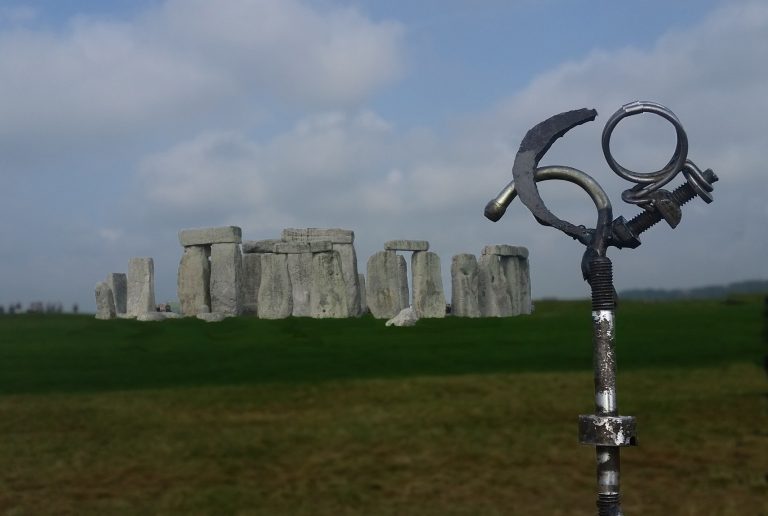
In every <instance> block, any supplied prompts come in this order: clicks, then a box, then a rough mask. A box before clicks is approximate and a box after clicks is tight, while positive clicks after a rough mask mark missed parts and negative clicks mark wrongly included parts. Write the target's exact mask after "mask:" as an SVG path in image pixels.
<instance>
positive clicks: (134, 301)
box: [126, 258, 155, 317]
mask: <svg viewBox="0 0 768 516" xmlns="http://www.w3.org/2000/svg"><path fill="white" fill-rule="evenodd" d="M127 281H128V301H127V307H126V313H127V314H129V315H131V316H134V317H138V316H139V315H140V314H143V313H147V312H154V311H155V263H154V261H153V260H152V258H131V259H130V260H129V261H128V274H127Z"/></svg>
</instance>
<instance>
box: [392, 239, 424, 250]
mask: <svg viewBox="0 0 768 516" xmlns="http://www.w3.org/2000/svg"><path fill="white" fill-rule="evenodd" d="M384 250H385V251H428V250H429V242H427V241H426V240H390V241H389V242H386V243H384Z"/></svg>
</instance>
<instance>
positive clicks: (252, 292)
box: [242, 254, 261, 315]
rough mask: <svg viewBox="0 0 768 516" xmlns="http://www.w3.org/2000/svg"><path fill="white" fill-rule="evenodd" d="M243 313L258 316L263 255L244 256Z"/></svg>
mask: <svg viewBox="0 0 768 516" xmlns="http://www.w3.org/2000/svg"><path fill="white" fill-rule="evenodd" d="M242 259H243V278H242V283H243V313H244V314H247V315H257V314H258V313H259V312H258V306H259V286H260V284H261V255H260V254H244V255H243V258H242Z"/></svg>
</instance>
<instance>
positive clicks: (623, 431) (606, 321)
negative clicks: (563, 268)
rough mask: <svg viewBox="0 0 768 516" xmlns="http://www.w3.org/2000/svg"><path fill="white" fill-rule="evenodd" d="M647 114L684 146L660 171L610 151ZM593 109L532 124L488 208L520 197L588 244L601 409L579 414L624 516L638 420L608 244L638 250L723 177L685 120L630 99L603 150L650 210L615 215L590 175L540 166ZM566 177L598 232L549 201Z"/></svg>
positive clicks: (602, 481) (631, 193)
mask: <svg viewBox="0 0 768 516" xmlns="http://www.w3.org/2000/svg"><path fill="white" fill-rule="evenodd" d="M641 113H651V114H655V115H658V116H661V117H663V118H665V119H666V120H668V121H669V122H670V123H671V124H672V125H673V126H674V128H675V132H676V135H677V143H676V145H675V151H674V153H673V156H672V158H671V159H670V160H669V162H668V163H667V164H666V165H665V166H664V167H662V168H661V169H659V170H657V171H655V172H649V173H639V172H635V171H632V170H629V169H627V168H625V167H623V166H621V165H619V163H618V162H617V161H616V159H615V158H614V157H613V156H612V154H611V150H610V141H611V136H612V134H613V131H614V130H615V129H616V126H617V125H618V124H619V122H620V121H621V120H623V119H624V118H627V117H629V116H634V115H638V114H641ZM596 116H597V112H596V111H595V110H593V109H577V110H573V111H567V112H565V113H560V114H558V115H555V116H552V117H550V118H548V119H546V120H544V121H543V122H541V123H539V124H537V125H536V126H534V127H533V128H531V129H530V130H529V131H528V132H527V133H526V135H525V137H524V138H523V140H522V143H521V144H520V149H519V150H518V152H517V156H516V157H515V163H514V165H513V167H512V176H513V180H512V181H511V182H510V183H509V184H507V185H506V186H505V187H504V189H502V191H501V192H500V193H499V194H498V195H497V196H496V197H495V198H493V199H491V201H489V202H488V204H487V205H486V206H485V216H486V218H488V219H490V220H492V221H494V222H496V221H498V220H499V219H501V217H502V216H503V215H504V212H505V211H506V209H507V207H508V206H509V204H510V203H511V202H512V201H513V200H514V199H515V198H516V197H520V200H521V201H522V202H523V203H524V204H525V206H526V207H527V208H528V209H529V210H530V211H531V213H532V215H533V217H534V218H535V219H536V221H538V222H539V223H540V224H542V225H545V226H551V227H554V228H555V229H559V230H560V231H562V232H563V233H565V234H566V235H568V236H570V237H572V238H574V239H575V240H578V241H579V242H581V243H582V244H584V245H585V246H586V250H585V252H584V256H583V258H582V264H581V268H582V274H583V276H584V279H585V280H586V281H587V282H589V285H590V287H591V289H592V329H593V339H592V342H593V365H594V380H595V414H593V415H581V416H579V441H580V442H581V443H582V444H586V445H591V446H595V451H596V460H597V486H598V490H597V491H598V499H597V507H598V514H599V515H600V516H620V515H621V514H622V511H621V502H620V498H621V496H620V470H621V466H620V462H621V461H620V454H619V450H620V447H623V446H635V445H636V444H637V429H636V423H635V418H633V417H631V416H620V415H619V409H618V403H617V395H616V347H615V338H616V320H615V311H616V304H617V303H616V293H615V290H614V287H613V266H612V264H611V261H610V260H609V259H608V257H607V256H606V250H607V248H608V247H609V246H614V247H617V248H619V249H621V248H630V249H634V248H636V247H638V246H639V245H640V238H639V236H640V234H641V233H643V232H644V231H646V230H648V229H650V228H651V227H652V226H653V225H654V224H656V223H657V222H659V221H661V220H664V221H666V222H667V223H668V224H669V226H670V227H672V228H675V227H677V225H678V224H679V223H680V221H681V219H682V209H681V208H682V206H683V205H684V204H685V203H687V202H688V201H690V200H692V199H694V198H696V197H699V198H701V199H702V200H704V201H705V202H707V203H710V202H712V195H711V192H712V190H713V187H712V184H713V183H715V182H716V181H717V180H718V178H717V175H715V173H714V172H712V170H709V169H707V170H705V171H703V172H702V171H701V170H700V169H699V168H698V167H697V166H696V165H695V164H694V163H693V162H692V161H691V160H690V159H688V136H687V135H686V133H685V130H684V129H683V126H682V124H681V123H680V121H679V120H678V119H677V117H676V116H675V114H674V113H672V112H671V111H670V110H669V109H667V108H666V107H664V106H662V105H660V104H657V103H655V102H647V101H643V102H630V103H629V104H625V105H624V106H622V107H621V108H619V110H618V111H616V113H614V114H613V115H612V116H611V117H610V118H609V119H608V122H607V123H606V125H605V128H604V130H603V135H602V148H603V153H604V155H605V159H606V161H607V162H608V165H609V167H610V168H611V169H612V170H613V171H614V172H615V173H616V174H618V175H619V176H620V177H622V178H623V179H625V180H627V181H630V182H633V183H635V185H634V186H633V187H631V188H629V189H627V190H625V191H624V192H623V194H622V199H623V200H624V201H625V202H628V203H631V204H636V205H638V206H640V207H642V208H643V210H644V211H643V212H642V213H641V214H639V215H637V216H635V217H633V218H632V219H631V220H629V221H627V220H626V219H625V218H624V217H621V216H620V217H617V218H616V219H615V220H611V219H612V218H613V212H612V207H611V203H610V200H609V199H608V197H607V196H606V194H605V192H604V191H603V189H602V188H601V187H600V185H599V184H598V183H597V182H596V181H595V180H594V179H593V178H592V177H590V176H589V175H588V174H586V173H584V172H582V171H580V170H577V169H574V168H570V167H562V166H558V167H539V166H538V164H539V161H540V160H541V158H542V157H543V156H544V154H546V152H547V151H548V150H549V148H550V147H551V146H552V145H553V144H554V143H555V141H556V140H557V139H558V138H560V137H562V136H563V135H564V134H565V133H567V132H568V131H569V130H571V129H573V128H574V127H576V126H578V125H581V124H583V123H586V122H589V121H592V120H594V119H595V117H596ZM681 173H682V175H683V176H684V177H685V180H686V183H685V184H684V185H682V186H680V187H678V188H677V189H675V190H674V191H672V192H669V191H667V190H664V189H662V188H661V187H662V186H664V185H666V184H668V183H669V182H671V181H672V180H673V179H674V178H675V177H677V176H678V175H679V174H681ZM548 180H563V181H568V182H571V183H574V184H576V185H578V186H579V187H581V188H582V189H583V190H584V191H585V192H586V193H587V194H588V195H589V196H590V198H591V199H592V201H593V202H594V204H595V208H596V209H597V222H596V224H595V228H594V229H589V228H586V227H584V226H577V225H575V224H572V223H570V222H568V221H565V220H562V219H560V218H558V217H557V216H555V215H554V214H553V213H552V212H551V211H550V210H549V209H548V208H547V207H546V205H545V204H544V201H543V200H542V198H541V195H540V194H539V190H538V188H537V186H536V183H538V182H540V181H548Z"/></svg>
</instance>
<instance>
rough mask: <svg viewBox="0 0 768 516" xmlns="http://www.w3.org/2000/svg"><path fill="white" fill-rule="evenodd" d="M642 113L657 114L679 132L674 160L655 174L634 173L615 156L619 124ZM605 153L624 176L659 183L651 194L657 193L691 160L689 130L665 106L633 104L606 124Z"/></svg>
mask: <svg viewBox="0 0 768 516" xmlns="http://www.w3.org/2000/svg"><path fill="white" fill-rule="evenodd" d="M640 113H653V114H656V115H659V116H661V117H663V118H666V119H667V120H669V121H670V122H671V123H672V125H673V126H674V127H675V132H676V133H677V145H676V146H675V152H674V154H673V155H672V158H671V159H670V160H669V163H667V165H666V166H664V168H661V169H659V170H657V171H655V172H650V173H639V172H633V171H632V170H629V169H628V168H624V167H622V166H621V165H619V163H618V162H617V161H616V160H615V159H614V157H613V156H612V155H611V134H612V133H613V130H614V129H615V128H616V125H617V124H618V123H619V122H620V121H621V120H622V119H624V118H626V117H628V116H633V115H638V114H640ZM603 154H604V155H605V160H606V161H607V162H608V166H609V167H611V170H613V171H614V172H616V174H618V175H619V176H620V177H622V178H624V179H626V180H627V181H631V182H633V183H638V184H648V183H656V184H654V185H653V186H652V187H650V188H649V189H648V191H653V190H656V189H658V188H661V187H662V186H663V185H665V184H666V183H668V182H669V181H671V180H672V178H673V177H675V176H676V175H677V173H678V172H679V171H680V170H681V169H682V168H683V165H684V164H685V160H686V159H687V157H688V135H686V134H685V129H683V126H682V124H681V123H680V120H678V119H677V117H676V116H675V114H674V113H673V112H672V111H670V110H669V109H667V108H666V107H664V106H662V105H661V104H658V103H656V102H649V101H635V102H630V103H628V104H624V105H623V106H621V108H619V110H618V111H616V112H615V113H614V114H613V115H612V116H611V118H609V119H608V122H606V124H605V128H604V129H603ZM644 190H645V189H644Z"/></svg>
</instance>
